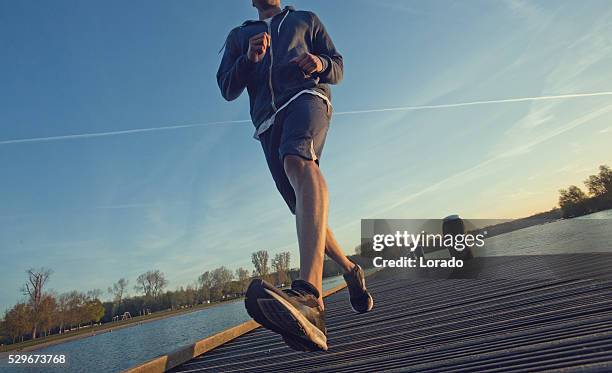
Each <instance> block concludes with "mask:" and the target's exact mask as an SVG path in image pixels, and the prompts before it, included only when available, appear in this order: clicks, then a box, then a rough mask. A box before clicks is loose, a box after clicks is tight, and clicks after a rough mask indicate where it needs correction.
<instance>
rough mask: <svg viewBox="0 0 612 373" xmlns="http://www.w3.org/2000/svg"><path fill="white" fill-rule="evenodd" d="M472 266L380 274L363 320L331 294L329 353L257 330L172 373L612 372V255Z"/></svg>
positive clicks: (480, 262)
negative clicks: (463, 270)
mask: <svg viewBox="0 0 612 373" xmlns="http://www.w3.org/2000/svg"><path fill="white" fill-rule="evenodd" d="M475 263H476V268H477V269H476V271H477V272H478V273H479V275H478V277H479V278H478V279H458V278H455V279H440V278H422V277H421V278H416V277H415V276H414V274H415V273H414V271H408V270H404V269H396V270H385V271H381V272H379V273H377V274H375V275H374V276H371V278H369V279H368V282H369V288H370V289H371V291H372V293H373V295H374V299H375V307H374V310H373V311H372V312H370V313H368V314H364V315H355V314H353V312H352V310H351V309H350V306H349V303H348V299H347V294H346V290H343V291H339V292H338V293H336V294H333V295H331V296H330V297H328V298H327V300H326V307H327V310H328V311H327V312H328V331H329V342H328V343H329V347H330V348H329V351H327V352H317V353H303V352H296V351H293V350H291V349H289V348H288V347H286V346H285V345H284V343H283V342H282V340H281V338H280V337H279V336H277V335H275V334H274V333H272V332H269V331H267V330H265V329H262V328H256V329H253V330H251V331H249V332H247V333H245V334H244V335H242V336H239V337H237V338H235V339H233V340H231V341H229V342H227V343H224V344H222V345H220V346H219V347H217V348H214V349H212V350H211V351H208V352H206V353H205V354H203V355H201V356H199V357H196V358H193V359H191V360H189V361H187V362H185V363H183V364H181V365H179V366H177V367H175V368H174V369H172V370H171V371H172V372H312V371H325V372H379V371H428V372H466V371H478V372H482V371H503V372H510V371H512V372H527V371H529V372H531V371H538V370H546V371H564V372H565V371H581V372H582V371H612V280H610V278H609V276H610V274H609V272H610V268H612V266H611V265H612V260H611V256H610V255H595V256H592V255H591V256H589V255H586V256H585V255H576V256H559V257H556V258H554V257H546V258H543V257H507V258H497V259H490V258H487V259H477V261H476V262H475ZM422 275H423V273H421V276H422ZM424 275H425V276H429V277H460V276H459V274H458V273H456V272H455V273H451V272H448V271H447V272H444V273H440V272H437V273H435V274H432V273H427V274H424ZM593 277H598V278H596V279H592V278H593ZM589 278H591V279H589ZM173 365H174V364H172V365H167V367H171V366H173ZM144 371H150V370H144Z"/></svg>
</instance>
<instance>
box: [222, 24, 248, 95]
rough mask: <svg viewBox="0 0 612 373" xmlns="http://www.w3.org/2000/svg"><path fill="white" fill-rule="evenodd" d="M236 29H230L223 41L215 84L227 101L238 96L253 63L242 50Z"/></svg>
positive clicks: (244, 85)
mask: <svg viewBox="0 0 612 373" xmlns="http://www.w3.org/2000/svg"><path fill="white" fill-rule="evenodd" d="M237 38H238V34H237V29H234V30H232V31H231V32H230V33H229V35H228V36H227V40H226V41H225V48H224V49H225V50H224V52H223V58H222V59H221V64H220V65H219V70H218V71H217V84H219V89H220V90H221V95H222V96H223V98H224V99H226V100H227V101H232V100H235V99H236V98H238V96H240V94H241V93H242V91H244V88H245V87H246V85H247V82H248V79H249V75H250V74H251V73H252V71H253V66H254V63H253V62H251V60H249V58H248V57H247V55H246V53H244V52H243V51H242V48H241V47H240V43H239V40H237Z"/></svg>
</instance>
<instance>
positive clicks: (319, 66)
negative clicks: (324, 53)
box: [289, 53, 323, 75]
mask: <svg viewBox="0 0 612 373" xmlns="http://www.w3.org/2000/svg"><path fill="white" fill-rule="evenodd" d="M289 62H293V63H297V64H298V65H299V66H300V68H301V69H302V70H303V71H304V72H305V73H306V75H311V74H314V73H320V72H321V71H323V63H322V62H321V59H320V58H319V57H318V56H316V55H314V54H311V53H304V54H302V55H301V56H298V57H295V58H293V59H291V61H289Z"/></svg>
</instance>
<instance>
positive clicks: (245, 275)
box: [236, 267, 249, 292]
mask: <svg viewBox="0 0 612 373" xmlns="http://www.w3.org/2000/svg"><path fill="white" fill-rule="evenodd" d="M236 278H237V279H238V284H239V286H240V292H244V291H245V290H246V287H247V284H248V282H249V270H248V269H245V268H242V267H240V268H238V269H237V270H236Z"/></svg>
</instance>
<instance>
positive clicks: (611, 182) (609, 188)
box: [584, 165, 612, 198]
mask: <svg viewBox="0 0 612 373" xmlns="http://www.w3.org/2000/svg"><path fill="white" fill-rule="evenodd" d="M584 184H585V185H586V187H587V189H588V190H589V193H590V194H591V195H592V196H593V197H603V198H612V169H610V167H608V166H606V165H601V166H599V174H597V175H591V176H589V178H588V179H586V180H585V181H584Z"/></svg>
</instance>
